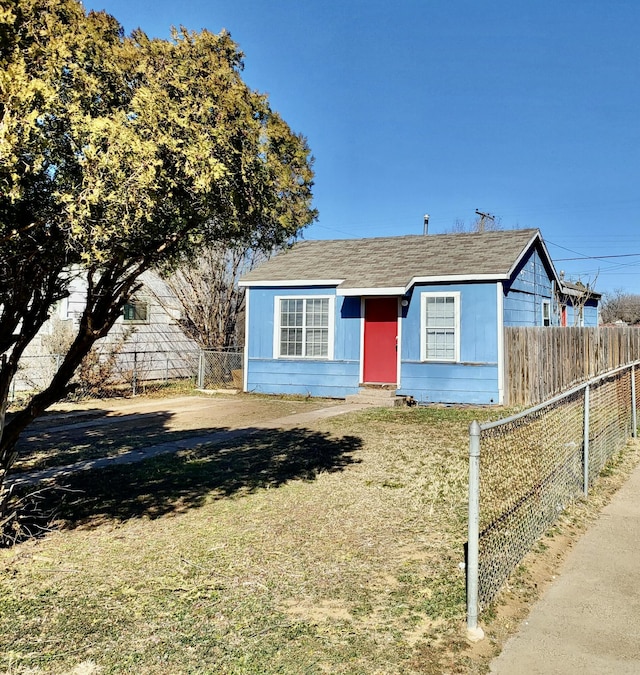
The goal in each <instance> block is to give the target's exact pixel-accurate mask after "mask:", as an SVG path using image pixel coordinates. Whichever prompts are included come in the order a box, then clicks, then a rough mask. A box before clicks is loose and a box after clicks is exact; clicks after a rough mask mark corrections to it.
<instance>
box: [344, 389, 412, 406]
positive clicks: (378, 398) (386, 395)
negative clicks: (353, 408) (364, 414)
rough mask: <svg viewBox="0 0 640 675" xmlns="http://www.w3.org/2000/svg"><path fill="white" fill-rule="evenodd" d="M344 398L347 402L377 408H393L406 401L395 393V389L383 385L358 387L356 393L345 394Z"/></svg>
mask: <svg viewBox="0 0 640 675" xmlns="http://www.w3.org/2000/svg"><path fill="white" fill-rule="evenodd" d="M345 400H346V401H347V403H358V404H365V405H371V406H376V407H378V408H394V407H396V406H400V405H404V404H405V402H406V399H405V397H404V396H397V395H396V390H395V389H387V388H384V387H360V391H359V392H358V393H357V394H352V395H350V396H347V397H346V399H345Z"/></svg>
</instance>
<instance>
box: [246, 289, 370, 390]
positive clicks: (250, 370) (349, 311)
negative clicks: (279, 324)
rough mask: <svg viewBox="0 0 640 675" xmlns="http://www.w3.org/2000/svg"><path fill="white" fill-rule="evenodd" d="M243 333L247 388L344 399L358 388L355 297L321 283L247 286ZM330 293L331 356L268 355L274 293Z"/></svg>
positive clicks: (281, 294) (269, 353)
mask: <svg viewBox="0 0 640 675" xmlns="http://www.w3.org/2000/svg"><path fill="white" fill-rule="evenodd" d="M247 292H248V299H249V302H248V306H249V326H248V332H247V339H248V358H247V365H246V367H247V376H246V377H247V391H250V392H259V393H264V394H302V395H309V396H326V397H330V398H344V397H345V396H347V395H349V394H356V393H357V392H358V384H359V379H360V330H361V329H360V326H361V318H360V298H344V297H339V296H336V289H335V288H332V287H326V286H309V287H298V288H282V287H277V288H276V287H272V288H250V289H247ZM314 295H324V296H326V295H330V296H333V297H334V298H335V322H334V334H333V339H334V358H333V359H331V360H327V359H294V358H283V359H274V358H273V348H274V345H273V340H274V328H275V326H274V319H275V314H274V309H275V298H276V297H278V296H306V297H312V296H314Z"/></svg>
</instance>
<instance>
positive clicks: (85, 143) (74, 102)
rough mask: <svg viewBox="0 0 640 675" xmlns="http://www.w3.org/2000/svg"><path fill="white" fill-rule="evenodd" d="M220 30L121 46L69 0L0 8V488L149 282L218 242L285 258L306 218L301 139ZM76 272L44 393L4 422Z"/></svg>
mask: <svg viewBox="0 0 640 675" xmlns="http://www.w3.org/2000/svg"><path fill="white" fill-rule="evenodd" d="M242 66H243V55H242V54H241V52H240V51H239V49H238V47H237V45H236V44H235V43H234V42H233V41H232V40H231V37H230V36H229V34H227V33H225V32H223V33H221V34H219V35H214V34H211V33H209V32H207V31H203V32H201V33H192V32H188V31H186V30H184V29H180V30H179V31H174V32H173V34H172V38H171V39H170V40H159V39H150V38H149V37H147V36H146V35H145V34H144V33H143V32H142V31H140V30H137V31H135V32H134V33H132V34H131V35H130V36H125V35H124V33H123V30H122V28H121V26H120V24H119V23H118V22H117V21H116V19H114V18H113V17H111V16H109V15H107V14H105V13H103V12H97V13H96V12H89V13H88V14H87V13H86V12H85V10H84V9H83V7H82V5H81V4H80V3H79V2H77V1H76V0H4V1H3V3H2V5H0V354H2V362H1V364H0V481H1V480H2V478H3V475H4V473H6V471H7V470H8V469H9V468H10V466H11V464H12V462H13V460H14V458H15V445H16V441H17V439H18V437H19V435H20V433H21V432H22V431H23V430H24V429H25V428H26V426H27V425H28V424H29V423H30V422H31V421H32V420H33V419H35V418H36V417H37V416H38V415H40V414H41V413H42V412H43V411H44V410H45V409H46V408H47V407H48V406H49V405H51V404H52V403H53V402H55V401H57V400H59V399H60V398H61V397H63V396H64V395H65V394H66V393H67V392H68V390H69V386H70V385H69V382H70V381H71V378H72V376H73V374H74V372H75V370H76V368H77V367H78V365H79V364H80V362H81V361H82V359H83V357H84V356H85V355H86V354H87V353H88V352H89V350H90V349H91V346H92V345H93V344H94V342H95V341H96V340H98V339H99V338H101V337H103V336H104V335H106V333H107V332H108V331H109V329H110V328H111V327H112V326H113V323H114V322H115V320H116V319H117V317H118V316H119V315H120V314H121V313H122V308H123V306H124V304H125V303H126V302H127V300H128V299H129V298H130V297H131V295H132V294H133V293H134V292H135V291H136V290H137V288H138V283H139V282H138V279H139V276H140V274H141V273H142V272H144V271H145V270H147V269H152V268H154V267H157V266H160V265H166V264H167V263H170V262H171V261H172V260H178V259H180V260H182V259H184V258H185V256H189V255H194V254H195V253H196V252H197V251H198V250H199V249H200V248H201V247H203V246H204V245H206V244H208V243H211V242H228V243H230V244H231V245H232V246H237V245H242V246H248V247H253V248H256V249H269V248H271V247H273V246H279V245H282V244H283V243H285V242H287V241H288V240H290V239H291V238H292V237H295V236H296V234H297V233H299V231H300V229H301V228H303V227H305V226H306V225H308V224H309V223H311V222H312V221H313V219H314V218H315V215H316V214H315V211H314V210H313V208H312V206H311V198H312V195H311V187H312V179H313V172H312V169H311V164H312V159H311V157H310V154H309V148H308V146H307V143H306V141H305V139H304V138H303V137H302V136H300V135H298V134H295V133H293V132H292V131H291V129H290V128H289V127H288V125H287V124H286V123H285V122H284V121H283V120H282V119H281V117H280V116H279V115H278V114H277V113H275V112H274V111H272V110H271V108H270V106H269V102H268V100H267V98H266V97H265V96H264V95H262V94H260V93H257V92H255V91H252V90H251V89H249V88H248V87H247V85H246V84H245V83H244V81H243V80H242V77H241V71H242ZM71 266H74V267H75V268H77V267H78V266H81V267H82V268H83V269H84V274H86V277H87V280H88V290H87V297H86V309H85V311H84V313H83V315H82V317H81V319H80V325H79V330H78V332H77V334H76V336H75V339H74V341H73V344H72V346H71V348H70V350H69V352H68V353H67V355H66V356H65V358H64V360H63V361H62V363H61V366H60V368H59V370H58V372H57V373H56V375H55V376H54V378H53V380H52V382H51V384H50V385H49V387H47V388H46V389H45V390H44V391H42V392H41V393H39V394H37V395H36V396H35V397H33V399H32V400H31V401H30V402H29V403H28V404H27V405H26V406H25V407H24V408H23V409H22V410H20V411H19V412H17V414H15V415H14V416H12V417H11V419H10V421H8V422H7V423H6V424H5V415H4V413H5V411H6V406H7V397H8V392H9V386H10V382H11V379H12V377H13V376H14V375H15V372H16V369H17V366H18V360H19V359H20V356H21V355H22V353H23V351H24V349H25V347H26V346H27V345H28V344H29V342H30V341H31V340H32V338H33V337H34V335H35V334H36V332H37V331H38V329H39V328H40V327H41V326H42V324H43V323H44V321H45V320H46V319H47V316H48V314H49V311H50V308H51V306H52V305H53V304H54V303H55V302H56V301H57V300H58V299H60V298H61V297H64V295H65V293H66V290H67V281H66V280H67V278H68V275H66V274H65V270H68V269H69V268H70V267H71Z"/></svg>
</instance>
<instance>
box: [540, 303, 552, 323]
mask: <svg viewBox="0 0 640 675" xmlns="http://www.w3.org/2000/svg"><path fill="white" fill-rule="evenodd" d="M542 325H543V326H550V325H551V303H550V302H549V300H543V301H542Z"/></svg>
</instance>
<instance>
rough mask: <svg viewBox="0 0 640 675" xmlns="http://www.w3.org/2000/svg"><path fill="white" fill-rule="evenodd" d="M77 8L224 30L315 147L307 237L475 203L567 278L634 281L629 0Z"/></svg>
mask: <svg viewBox="0 0 640 675" xmlns="http://www.w3.org/2000/svg"><path fill="white" fill-rule="evenodd" d="M85 6H86V7H87V8H91V9H105V10H106V11H108V12H109V13H111V14H113V15H114V16H115V17H116V18H117V19H118V20H119V21H120V22H121V23H122V24H123V26H124V28H125V30H126V31H127V32H130V31H131V30H132V29H134V28H137V27H140V28H142V29H143V30H144V31H146V32H147V33H148V34H149V35H152V36H157V37H168V36H169V28H170V26H172V25H184V26H186V27H187V28H189V29H192V30H201V29H203V28H207V29H208V30H210V31H212V32H219V31H220V30H221V29H222V28H226V29H227V30H229V31H230V33H231V35H232V37H233V38H234V39H235V41H236V42H237V43H238V44H239V45H240V47H241V49H242V50H243V51H244V53H245V75H244V76H245V80H246V81H247V82H248V84H249V85H250V86H251V87H252V88H254V89H257V90H259V91H262V92H266V93H268V94H269V96H270V100H271V105H272V107H273V108H274V109H275V110H278V111H279V112H280V113H281V114H282V116H283V117H284V118H285V119H286V120H287V122H288V123H289V124H290V125H291V126H292V127H293V129H294V130H295V131H298V132H301V133H303V134H304V135H305V136H307V138H308V140H309V145H310V147H311V149H312V151H313V154H314V156H315V158H316V161H315V171H316V185H315V189H314V194H315V206H316V208H318V209H319V212H320V217H319V220H318V222H317V223H315V224H314V225H312V226H311V227H310V228H309V229H308V230H306V232H305V234H304V237H305V238H306V239H327V238H346V237H367V236H391V235H399V234H420V233H421V232H422V227H423V225H422V223H423V214H425V213H429V214H430V224H429V231H430V232H431V233H440V232H445V231H447V230H450V229H451V228H452V227H453V226H454V225H455V223H456V221H465V222H467V223H471V222H472V221H473V220H474V217H475V215H474V214H475V210H476V209H480V210H481V211H486V212H490V213H492V214H494V215H495V216H497V217H498V218H499V219H500V221H501V223H502V225H503V227H506V228H511V227H538V228H540V229H541V231H542V234H543V236H544V238H545V240H546V242H547V245H548V247H549V251H550V253H551V256H552V257H553V259H554V261H555V262H556V268H557V269H558V271H560V270H564V271H565V272H566V274H567V276H568V277H570V278H573V279H578V278H580V279H581V280H582V281H584V282H592V283H593V281H594V280H595V281H596V287H597V288H598V290H600V291H601V292H602V291H613V290H615V289H619V288H620V289H624V290H626V291H628V292H633V293H640V227H639V226H638V225H639V222H640V191H639V189H640V123H639V122H640V39H638V35H640V2H638V1H637V0H597V1H596V0H562V1H561V2H559V1H558V0H536V2H525V1H524V0H510V1H509V0H397V1H396V2H395V3H393V2H390V0H384V1H381V0H368V1H367V2H365V1H363V0H340V1H338V0H306V2H305V1H302V0H296V1H293V0H273V1H272V2H265V0H182V1H181V2H176V1H175V0H173V1H171V2H169V1H168V0H156V1H155V2H150V1H148V0H128V1H124V0H86V1H85ZM630 254H637V255H630ZM605 256H624V257H605ZM596 257H601V258H603V259H600V260H597V259H594V258H596ZM566 258H578V259H577V260H563V259H566Z"/></svg>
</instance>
